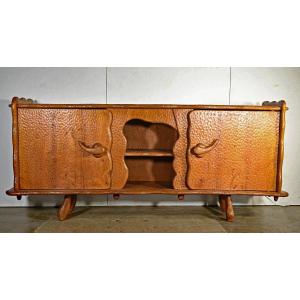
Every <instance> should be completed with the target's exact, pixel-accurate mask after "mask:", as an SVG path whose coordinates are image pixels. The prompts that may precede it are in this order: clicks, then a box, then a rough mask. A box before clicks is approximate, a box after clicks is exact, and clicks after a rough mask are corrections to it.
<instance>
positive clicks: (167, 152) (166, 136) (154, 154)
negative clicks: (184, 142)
mask: <svg viewBox="0 0 300 300" xmlns="http://www.w3.org/2000/svg"><path fill="white" fill-rule="evenodd" d="M124 135H125V137H126V140H127V148H126V153H125V163H126V165H127V167H128V181H127V184H129V185H133V184H139V185H141V184H143V185H149V186H152V187H153V186H156V187H157V188H159V187H160V186H161V187H172V181H173V178H174V176H175V172H174V170H173V147H174V144H175V142H176V140H177V137H178V133H177V131H176V130H175V129H174V128H173V127H171V126H169V125H166V124H161V123H159V124H158V123H149V122H145V121H142V120H138V119H134V120H130V121H128V122H127V123H126V124H125V126H124Z"/></svg>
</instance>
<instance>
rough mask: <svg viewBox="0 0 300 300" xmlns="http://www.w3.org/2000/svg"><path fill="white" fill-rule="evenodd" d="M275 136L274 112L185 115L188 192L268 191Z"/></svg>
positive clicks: (274, 169)
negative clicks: (186, 117)
mask: <svg viewBox="0 0 300 300" xmlns="http://www.w3.org/2000/svg"><path fill="white" fill-rule="evenodd" d="M278 133H279V112H273V111H221V110H195V111H193V112H191V113H190V114H189V133H188V135H189V148H188V174H187V184H188V187H189V188H191V189H205V190H206V189H208V190H219V191H222V190H233V191H234V190H245V191H247V190H248V191H274V190H275V187H276V172H277V152H278Z"/></svg>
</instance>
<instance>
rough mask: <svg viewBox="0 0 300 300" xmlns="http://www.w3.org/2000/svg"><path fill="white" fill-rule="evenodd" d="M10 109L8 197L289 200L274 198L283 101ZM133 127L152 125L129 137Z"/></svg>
mask: <svg viewBox="0 0 300 300" xmlns="http://www.w3.org/2000/svg"><path fill="white" fill-rule="evenodd" d="M11 108H12V114H13V146H14V176H15V184H14V188H13V189H11V190H9V191H7V194H8V195H14V196H21V195H48V194H52V195H62V194H64V195H77V194H84V195H94V194H115V195H122V194H128V195H130V194H133V195H136V194H171V195H179V197H178V199H182V198H183V195H185V194H201V195H202V194H203V195H209V194H212V195H223V196H222V197H223V198H224V199H225V197H224V195H228V196H230V195H267V196H273V197H275V198H278V197H285V196H287V195H288V193H286V192H284V191H281V182H282V175H281V169H282V160H283V134H284V123H285V119H284V113H285V111H286V110H287V108H286V105H285V102H279V103H275V102H272V103H268V104H264V105H263V106H219V105H205V106H203V105H100V104H99V105H98V104H37V103H34V102H33V101H32V100H26V99H24V98H21V99H19V98H14V99H13V101H12V104H11ZM131 120H142V121H143V122H149V123H150V125H149V127H147V126H148V125H147V126H146V127H147V128H146V129H147V130H145V128H143V127H139V128H138V130H137V131H135V129H136V127H135V128H134V127H130V126H131V125H133V124H129V123H128V122H129V121H131ZM192 121H195V122H192ZM126 124H127V125H129V126H128V127H126V128H124V126H125V125H126ZM161 124H164V125H166V126H169V127H170V128H172V130H169V129H168V128H167V127H164V126H161ZM149 128H150V129H151V130H150V131H148V129H149ZM126 130H128V132H127V133H126ZM130 136H131V138H130ZM162 136H164V137H162ZM145 137H146V138H145ZM126 138H127V139H128V138H129V142H128V141H127V139H126ZM157 138H159V139H160V140H159V142H157ZM213 138H214V139H218V141H219V142H218V143H217V144H216V145H214V146H212V143H213V141H214V139H213ZM155 141H156V143H155ZM80 142H81V143H80ZM195 146H197V147H196V148H194V150H195V151H194V154H193V155H192V152H191V149H192V148H193V147H195ZM133 148H136V149H133ZM144 148H146V149H144ZM157 148H160V149H157ZM203 149H204V150H205V151H204V150H203ZM207 150H208V151H207ZM106 152H107V155H106ZM125 157H126V158H125ZM125 159H126V160H128V161H127V163H128V162H129V163H128V165H129V169H131V174H128V167H127V165H126V162H125ZM192 160H193V162H192ZM101 161H102V162H101ZM142 161H143V162H144V164H143V163H142V164H141V162H142ZM277 165H278V167H277ZM99 170H100V171H99ZM103 170H104V171H103ZM174 171H175V173H174ZM187 173H188V178H186V175H187ZM191 174H192V177H193V178H192V186H193V185H194V188H192V189H189V188H191V186H190V183H189V182H188V185H187V184H186V181H189V179H190V178H191ZM110 175H111V176H110ZM201 176H203V177H201ZM128 179H129V181H128V182H127V180H128ZM172 179H173V184H172ZM199 179H201V180H199ZM110 180H111V182H110ZM144 180H145V181H144ZM126 182H127V184H126ZM125 185H126V186H125ZM226 199H229V198H226ZM230 200H231V198H230ZM225 202H226V201H225V200H224V203H225ZM227 202H228V201H227ZM227 202H226V203H227ZM228 203H229V202H228ZM230 205H231V206H232V203H231V202H230V203H229V204H228V205H227V208H228V207H229V208H230ZM227 208H226V209H227ZM230 209H231V208H230Z"/></svg>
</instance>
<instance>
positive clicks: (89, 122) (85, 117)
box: [18, 108, 112, 190]
mask: <svg viewBox="0 0 300 300" xmlns="http://www.w3.org/2000/svg"><path fill="white" fill-rule="evenodd" d="M111 122H112V115H111V112H109V111H107V110H105V109H73V108H68V109H56V108H55V109H52V108H37V109H36V108H19V109H18V160H19V182H20V189H26V190H29V189H38V190H42V189H61V190H72V189H77V190H78V189H109V188H110V181H111V169H112V161H111V155H110V150H111V140H112V139H111V132H110V126H111Z"/></svg>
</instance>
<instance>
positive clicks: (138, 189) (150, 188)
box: [6, 181, 289, 197]
mask: <svg viewBox="0 0 300 300" xmlns="http://www.w3.org/2000/svg"><path fill="white" fill-rule="evenodd" d="M66 193H69V194H70V195H108V194H119V195H148V194H155V195H178V194H184V195H246V196H275V197H287V196H288V195H289V194H288V193H287V192H285V191H281V192H270V191H226V190H190V189H183V190H176V189H174V188H172V187H170V184H169V182H163V183H160V182H153V181H152V182H151V181H147V182H142V181H137V182H129V183H128V184H126V186H125V187H124V188H122V189H109V190H105V189H101V190H100V189H98V190H89V189H81V190H76V189H73V190H54V189H51V190H39V189H36V190H15V189H10V190H8V191H6V194H7V195H10V196H18V195H65V194H66Z"/></svg>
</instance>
